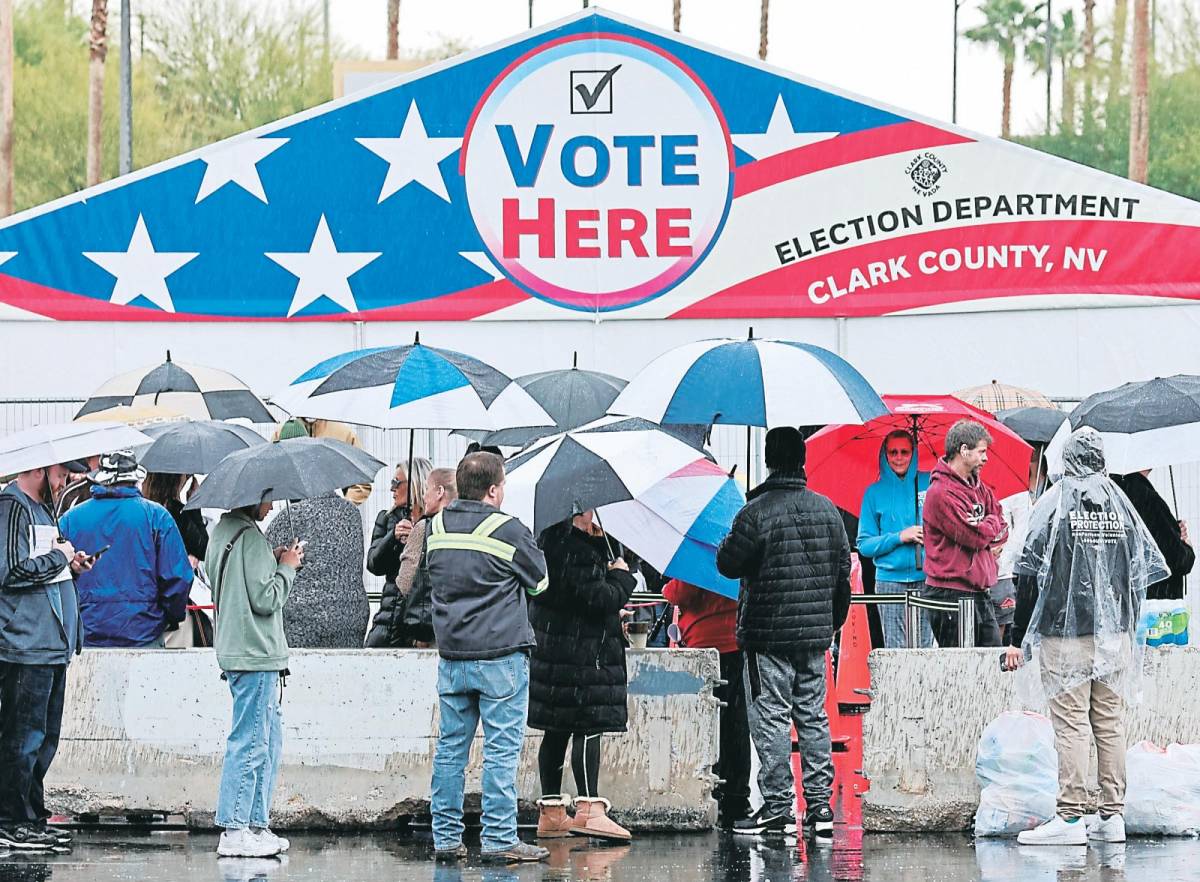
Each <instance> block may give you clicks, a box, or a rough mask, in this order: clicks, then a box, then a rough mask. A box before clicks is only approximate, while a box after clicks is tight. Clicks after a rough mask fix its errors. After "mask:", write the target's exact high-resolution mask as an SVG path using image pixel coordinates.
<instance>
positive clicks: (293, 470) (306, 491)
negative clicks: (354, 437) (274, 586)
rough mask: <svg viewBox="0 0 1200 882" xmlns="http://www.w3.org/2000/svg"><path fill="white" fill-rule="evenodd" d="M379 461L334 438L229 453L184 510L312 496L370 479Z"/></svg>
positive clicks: (260, 446)
mask: <svg viewBox="0 0 1200 882" xmlns="http://www.w3.org/2000/svg"><path fill="white" fill-rule="evenodd" d="M381 468H383V463H382V462H380V461H379V460H377V459H376V458H375V457H373V456H371V455H370V454H368V453H364V452H363V451H361V450H359V449H358V448H356V447H351V446H350V445H349V444H343V443H342V442H341V441H334V440H333V439H332V438H289V439H288V440H286V441H276V442H275V443H274V444H262V445H258V446H255V447H248V448H246V449H245V450H239V451H238V452H237V453H231V454H229V456H227V457H225V458H224V459H223V460H221V462H220V464H219V465H218V466H217V467H216V468H215V469H213V471H212V472H210V473H209V476H208V478H207V479H206V480H205V482H204V483H203V484H202V485H201V486H200V489H199V490H197V491H196V495H195V496H193V497H192V498H191V499H190V500H189V501H188V503H187V505H185V506H184V508H223V509H231V508H241V507H242V506H244V505H257V504H258V503H260V502H274V501H275V500H277V499H287V500H291V499H312V498H313V497H316V496H324V495H325V494H326V493H329V492H331V491H333V490H337V489H339V488H341V487H349V486H351V485H352V484H362V483H369V482H371V481H373V480H375V475H376V473H378V471H379V470H380V469H381Z"/></svg>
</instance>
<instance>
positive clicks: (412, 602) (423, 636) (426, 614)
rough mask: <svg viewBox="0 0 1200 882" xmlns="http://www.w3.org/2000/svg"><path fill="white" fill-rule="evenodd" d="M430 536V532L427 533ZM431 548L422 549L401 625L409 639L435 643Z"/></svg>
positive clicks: (405, 602) (402, 613) (401, 618)
mask: <svg viewBox="0 0 1200 882" xmlns="http://www.w3.org/2000/svg"><path fill="white" fill-rule="evenodd" d="M426 535H427V536H428V533H427V534H426ZM428 556H429V550H428V548H423V549H421V559H420V561H419V562H418V563H417V572H416V575H414V576H413V583H412V588H410V589H409V592H408V596H407V597H405V598H404V609H403V611H402V612H401V614H400V626H401V630H402V632H403V634H404V636H405V637H406V638H407V639H409V640H419V641H420V642H422V643H433V642H434V639H433V586H432V583H431V582H430V579H429V561H428Z"/></svg>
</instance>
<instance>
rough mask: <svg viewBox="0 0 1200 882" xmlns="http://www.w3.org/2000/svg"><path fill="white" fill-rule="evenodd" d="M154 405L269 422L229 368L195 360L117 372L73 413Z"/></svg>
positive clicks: (199, 416) (197, 416)
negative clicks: (222, 368) (212, 365)
mask: <svg viewBox="0 0 1200 882" xmlns="http://www.w3.org/2000/svg"><path fill="white" fill-rule="evenodd" d="M123 406H134V407H145V406H154V407H158V408H163V409H165V410H167V411H173V412H175V413H178V414H182V415H183V416H187V417H191V418H192V419H194V420H231V419H236V418H239V417H240V418H242V419H247V420H250V422H252V423H271V422H274V419H272V417H271V414H270V412H268V410H267V409H266V407H264V406H263V403H262V402H261V401H259V400H258V396H256V395H255V394H254V393H253V392H251V391H250V389H249V388H248V387H247V386H246V384H245V383H243V382H242V381H241V380H239V379H238V378H237V377H235V376H234V375H233V374H230V373H227V372H225V371H221V370H217V369H216V368H210V367H205V366H203V365H198V364H185V363H184V362H181V361H172V360H171V353H170V352H167V360H166V361H165V362H163V363H162V364H160V365H155V366H153V367H143V368H138V369H137V370H133V371H129V372H128V373H124V374H119V375H118V376H115V377H113V378H112V379H111V380H109V381H108V382H106V383H104V384H103V385H102V386H101V387H100V388H99V389H97V390H96V391H95V392H93V393H92V397H91V398H89V399H88V400H87V401H85V402H84V403H83V407H81V408H80V409H79V413H77V414H75V418H76V419H78V418H80V417H84V416H88V415H90V414H94V413H104V412H106V411H109V410H112V409H114V408H117V407H123Z"/></svg>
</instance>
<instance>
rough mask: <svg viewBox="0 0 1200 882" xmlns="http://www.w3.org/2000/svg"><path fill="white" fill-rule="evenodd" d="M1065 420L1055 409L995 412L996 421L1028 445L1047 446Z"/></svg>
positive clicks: (1013, 409) (1022, 409)
mask: <svg viewBox="0 0 1200 882" xmlns="http://www.w3.org/2000/svg"><path fill="white" fill-rule="evenodd" d="M1066 420H1067V414H1066V413H1065V412H1064V411H1061V410H1059V409H1058V408H1057V407H1054V408H1050V407H1014V408H1011V409H1009V410H998V411H996V421H997V422H1000V423H1003V424H1004V425H1006V426H1008V427H1009V428H1010V429H1012V430H1013V431H1014V432H1016V433H1017V434H1018V435H1020V436H1021V438H1023V439H1024V440H1025V442H1026V443H1028V444H1047V443H1049V441H1050V439H1051V438H1053V437H1054V433H1055V432H1057V431H1058V427H1059V426H1061V425H1062V424H1063V423H1064V422H1066Z"/></svg>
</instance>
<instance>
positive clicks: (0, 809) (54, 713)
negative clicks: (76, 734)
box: [0, 662, 67, 826]
mask: <svg viewBox="0 0 1200 882" xmlns="http://www.w3.org/2000/svg"><path fill="white" fill-rule="evenodd" d="M66 684H67V666H66V665H17V664H10V663H8V662H0V826H9V825H17V824H37V823H40V822H42V821H44V820H46V819H47V818H49V817H50V812H48V811H47V810H46V791H45V787H44V785H43V781H45V778H46V772H47V771H48V770H49V768H50V763H51V762H52V761H53V760H54V754H55V752H56V751H57V750H58V736H59V731H60V729H61V727H62V714H63V696H64V695H65V694H66Z"/></svg>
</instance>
